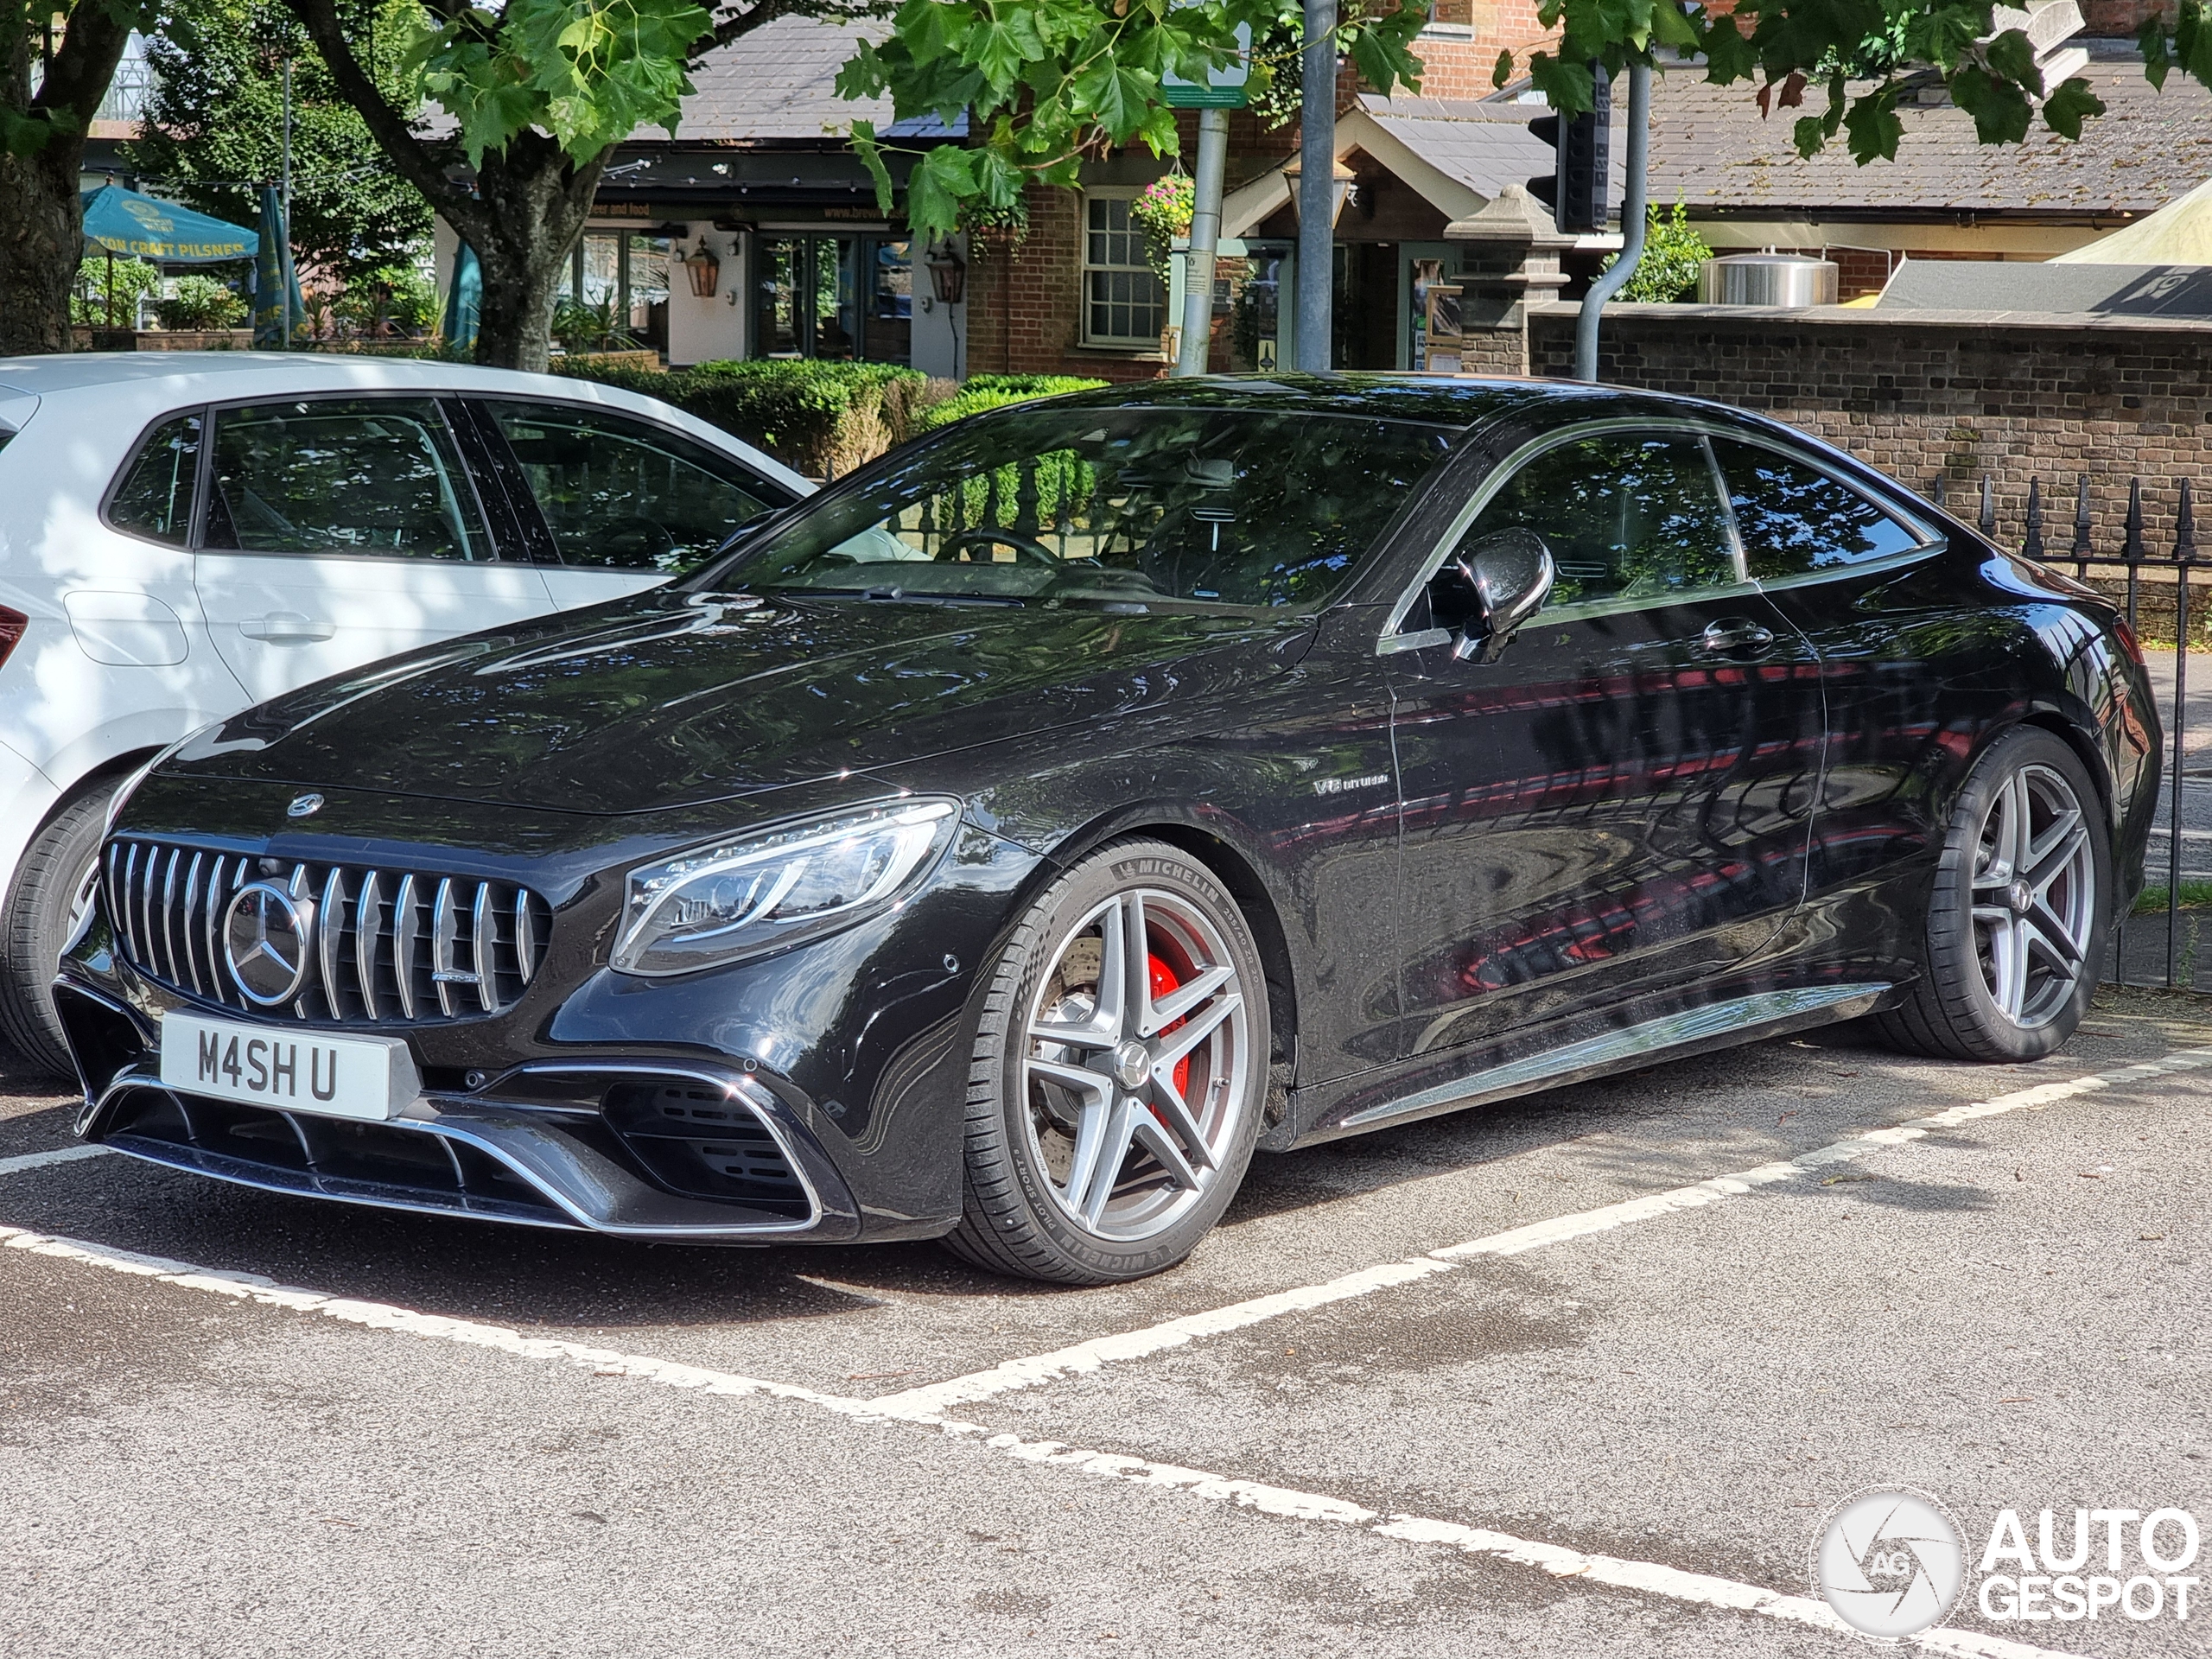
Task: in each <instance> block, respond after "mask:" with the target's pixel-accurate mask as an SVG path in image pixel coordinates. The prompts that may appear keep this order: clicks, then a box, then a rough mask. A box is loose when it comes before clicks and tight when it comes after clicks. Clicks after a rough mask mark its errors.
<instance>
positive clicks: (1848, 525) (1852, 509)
mask: <svg viewBox="0 0 2212 1659" xmlns="http://www.w3.org/2000/svg"><path fill="white" fill-rule="evenodd" d="M1713 455H1714V457H1715V458H1716V459H1717V460H1718V461H1719V462H1720V472H1721V475H1722V476H1723V477H1725V478H1726V480H1728V499H1729V500H1730V502H1731V504H1732V505H1733V506H1734V507H1735V510H1736V533H1737V534H1738V535H1739V536H1740V537H1743V540H1744V563H1745V565H1746V566H1748V567H1749V569H1750V571H1751V575H1753V576H1754V577H1758V578H1764V580H1766V581H1769V582H1773V581H1777V580H1779V579H1781V578H1783V577H1785V576H1802V575H1810V574H1811V573H1813V572H1814V571H1816V570H1825V569H1832V568H1834V567H1835V566H1839V565H1846V564H1858V563H1863V562H1864V561H1866V560H1867V559H1879V558H1885V557H1887V556H1889V555H1891V554H1892V553H1904V552H1909V551H1910V550H1912V549H1914V548H1916V547H1918V546H1920V545H1921V537H1919V536H1918V535H1917V534H1916V533H1915V532H1914V531H1910V530H1908V529H1906V528H1905V527H1904V525H1903V524H1899V523H1897V520H1896V519H1894V518H1891V517H1890V516H1889V514H1887V513H1886V512H1883V511H1882V509H1881V508H1879V507H1878V506H1876V505H1874V504H1873V503H1872V501H1869V500H1868V499H1866V497H1865V496H1863V495H1861V494H1859V492H1858V491H1856V490H1854V489H1853V488H1852V487H1851V486H1849V485H1847V484H1841V483H1839V482H1837V481H1836V480H1834V479H1833V478H1830V477H1829V476H1828V475H1827V474H1825V473H1822V472H1819V471H1816V470H1815V469H1814V468H1813V467H1809V466H1808V465H1806V464H1805V463H1804V462H1803V461H1797V460H1795V459H1793V458H1792V457H1790V456H1789V455H1785V454H1783V453H1782V452H1781V451H1780V450H1778V449H1768V448H1762V447H1761V446H1759V445H1758V444H1751V443H1738V442H1735V441H1734V440H1733V439H1730V438H1715V439H1714V440H1713Z"/></svg>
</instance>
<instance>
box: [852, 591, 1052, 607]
mask: <svg viewBox="0 0 2212 1659" xmlns="http://www.w3.org/2000/svg"><path fill="white" fill-rule="evenodd" d="M859 597H861V598H862V599H867V600H874V601H876V602H877V603H878V604H885V605H989V606H995V607H999V608H1001V609H1003V608H1005V607H1007V606H1012V607H1014V609H1015V610H1017V611H1018V610H1020V609H1021V608H1022V601H1020V600H1018V599H1016V598H1015V597H1014V595H1013V594H910V593H908V592H907V591H906V589H905V588H862V589H861V592H860V594H859Z"/></svg>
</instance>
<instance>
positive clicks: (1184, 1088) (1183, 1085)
mask: <svg viewBox="0 0 2212 1659" xmlns="http://www.w3.org/2000/svg"><path fill="white" fill-rule="evenodd" d="M1145 964H1146V967H1147V969H1148V970H1149V972H1150V974H1151V977H1152V994H1153V995H1154V997H1162V996H1165V995H1167V993H1168V992H1170V991H1172V990H1173V989H1174V988H1176V987H1177V986H1178V985H1180V984H1181V983H1182V981H1181V980H1179V979H1178V978H1176V977H1175V970H1174V969H1173V968H1170V967H1169V966H1168V965H1167V964H1166V963H1164V962H1162V961H1161V960H1160V958H1159V957H1156V956H1153V955H1151V954H1149V953H1147V955H1146V957H1145ZM1182 1023H1183V1022H1182V1021H1181V1020H1176V1021H1174V1022H1173V1024H1172V1025H1166V1026H1162V1027H1160V1035H1161V1036H1163V1037H1165V1036H1166V1034H1167V1033H1169V1032H1171V1031H1173V1030H1174V1029H1175V1027H1177V1026H1179V1025H1181V1024H1182ZM1175 1092H1176V1093H1177V1094H1179V1095H1180V1096H1183V1098H1184V1099H1185V1100H1188V1099H1189V1098H1190V1097H1191V1057H1190V1056H1189V1055H1187V1054H1185V1056H1184V1057H1183V1058H1181V1059H1179V1060H1178V1061H1176V1062H1175ZM1153 1115H1154V1116H1155V1117H1156V1116H1159V1114H1158V1113H1157V1112H1154V1114H1153Z"/></svg>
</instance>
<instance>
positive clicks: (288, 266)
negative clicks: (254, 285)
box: [277, 58, 292, 352]
mask: <svg viewBox="0 0 2212 1659" xmlns="http://www.w3.org/2000/svg"><path fill="white" fill-rule="evenodd" d="M283 179H284V183H283V204H284V225H283V230H284V245H283V248H282V249H280V250H279V251H278V253H277V287H279V288H281V289H283V291H284V349H285V350H286V351H288V352H289V351H290V350H291V349H292V60H290V59H289V58H287V59H285V60H284V175H283Z"/></svg>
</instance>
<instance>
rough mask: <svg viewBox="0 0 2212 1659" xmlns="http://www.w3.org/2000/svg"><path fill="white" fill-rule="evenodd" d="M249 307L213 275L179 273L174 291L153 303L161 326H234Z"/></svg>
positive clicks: (193, 327) (197, 327) (209, 327)
mask: <svg viewBox="0 0 2212 1659" xmlns="http://www.w3.org/2000/svg"><path fill="white" fill-rule="evenodd" d="M250 310H251V307H249V306H248V305H247V304H246V302H245V301H244V300H242V299H240V298H239V297H238V295H237V294H235V293H233V292H232V289H231V288H230V286H229V285H228V284H227V283H219V282H217V281H216V280H215V279H214V278H213V277H178V278H177V279H176V292H175V293H174V294H172V295H170V296H168V297H167V298H166V299H160V300H156V301H155V302H154V315H155V317H156V319H158V320H159V321H160V322H161V325H162V327H164V328H181V329H213V328H235V327H238V324H240V323H242V322H244V321H245V320H246V316H247V314H248V313H249V311H250Z"/></svg>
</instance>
